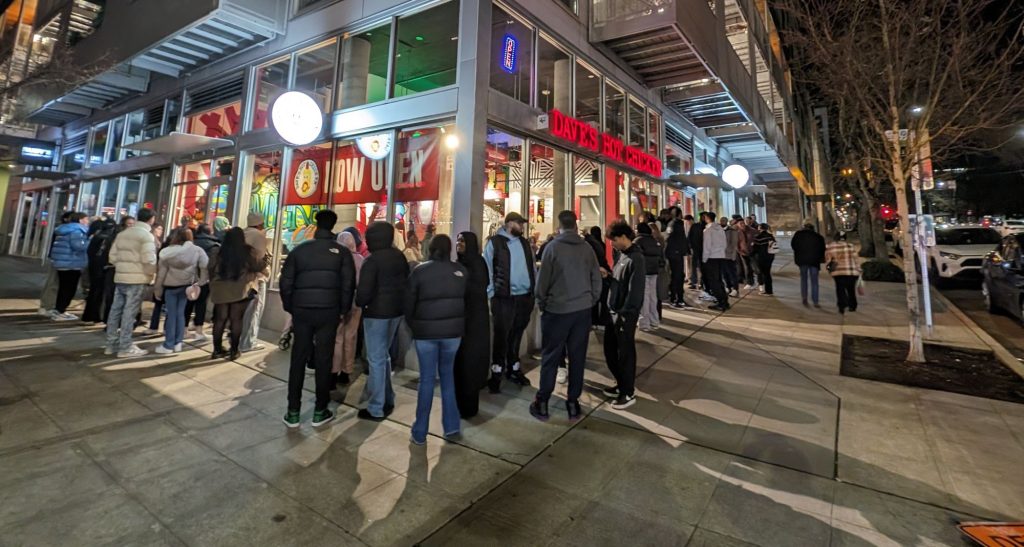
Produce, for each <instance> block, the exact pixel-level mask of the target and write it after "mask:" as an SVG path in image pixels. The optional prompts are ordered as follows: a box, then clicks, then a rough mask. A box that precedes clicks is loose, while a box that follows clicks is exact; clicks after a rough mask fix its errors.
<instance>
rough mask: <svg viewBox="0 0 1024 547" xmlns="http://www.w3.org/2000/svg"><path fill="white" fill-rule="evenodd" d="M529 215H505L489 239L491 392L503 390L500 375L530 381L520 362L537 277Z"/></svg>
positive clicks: (486, 255) (486, 251) (522, 383)
mask: <svg viewBox="0 0 1024 547" xmlns="http://www.w3.org/2000/svg"><path fill="white" fill-rule="evenodd" d="M525 226H526V219H525V218H523V216H522V215H520V214H519V213H515V212H513V213H509V214H508V215H506V216H505V224H504V225H503V226H502V227H501V228H499V229H498V231H497V232H496V233H495V234H494V235H493V236H491V237H490V238H489V239H488V240H487V245H486V246H485V247H484V261H485V262H486V263H487V272H488V275H489V277H490V281H491V282H490V284H488V285H487V296H488V297H489V298H490V299H491V320H492V327H493V329H494V337H493V341H492V348H491V378H490V380H489V381H488V387H489V388H490V391H491V393H498V392H499V391H501V377H502V375H503V374H504V376H505V377H506V378H507V379H508V380H510V381H511V382H512V383H514V384H519V385H520V386H528V385H530V381H529V380H528V379H527V378H526V375H524V374H523V370H522V365H521V364H520V362H519V349H520V346H521V345H522V341H523V332H525V331H526V327H527V325H529V323H530V314H531V313H532V312H533V289H534V283H535V280H536V275H537V274H536V271H535V270H534V264H535V263H534V260H533V258H534V252H533V250H532V249H531V248H530V243H529V242H528V241H527V240H526V238H524V237H523V234H524V229H525Z"/></svg>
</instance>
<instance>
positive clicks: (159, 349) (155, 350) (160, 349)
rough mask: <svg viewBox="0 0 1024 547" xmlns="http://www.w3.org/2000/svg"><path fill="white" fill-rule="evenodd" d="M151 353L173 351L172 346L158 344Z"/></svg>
mask: <svg viewBox="0 0 1024 547" xmlns="http://www.w3.org/2000/svg"><path fill="white" fill-rule="evenodd" d="M153 353H159V354H160V355H167V354H168V353H174V348H171V349H167V348H166V347H164V345H163V344H160V345H159V346H157V347H156V349H154V350H153Z"/></svg>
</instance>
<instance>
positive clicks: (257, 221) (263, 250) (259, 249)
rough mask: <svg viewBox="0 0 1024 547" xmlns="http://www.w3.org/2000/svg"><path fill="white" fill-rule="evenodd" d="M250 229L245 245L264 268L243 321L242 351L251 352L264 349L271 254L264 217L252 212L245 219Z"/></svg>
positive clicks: (257, 280) (247, 230)
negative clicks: (262, 339) (263, 324)
mask: <svg viewBox="0 0 1024 547" xmlns="http://www.w3.org/2000/svg"><path fill="white" fill-rule="evenodd" d="M245 223H246V224H247V225H248V227H247V228H246V229H245V230H244V234H245V243H246V245H248V246H249V247H251V248H252V253H253V256H254V257H256V260H257V262H259V264H260V267H261V268H262V269H261V270H260V272H259V275H257V277H256V281H255V289H256V297H255V298H253V299H252V300H250V301H249V307H248V308H246V310H245V317H243V319H242V339H241V342H240V344H241V346H240V348H241V351H243V352H249V351H255V350H261V349H263V347H264V346H263V344H260V341H259V333H260V321H261V320H262V319H263V305H264V304H265V303H266V301H267V280H268V279H269V278H270V253H269V250H268V249H267V240H268V238H267V229H266V225H265V224H264V220H263V215H261V214H260V213H257V212H255V211H250V212H249V214H248V215H247V216H246V218H245Z"/></svg>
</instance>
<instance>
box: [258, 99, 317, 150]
mask: <svg viewBox="0 0 1024 547" xmlns="http://www.w3.org/2000/svg"><path fill="white" fill-rule="evenodd" d="M270 122H271V124H272V125H273V127H274V131H277V134H278V135H280V136H281V138H282V139H284V141H285V142H287V143H289V144H294V145H298V146H302V145H305V144H309V143H311V142H313V141H314V140H316V138H317V137H318V136H320V131H321V130H322V129H323V127H324V114H323V112H321V111H320V105H319V104H317V102H316V101H315V100H313V98H312V97H310V96H309V95H306V94H305V93H302V92H301V91H289V92H287V93H283V94H281V96H280V97H278V98H277V99H276V100H274V104H273V105H271V106H270Z"/></svg>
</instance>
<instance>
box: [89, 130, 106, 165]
mask: <svg viewBox="0 0 1024 547" xmlns="http://www.w3.org/2000/svg"><path fill="white" fill-rule="evenodd" d="M108 129H109V125H108V124H103V125H98V126H96V127H94V128H93V130H92V148H90V149H89V150H90V152H89V166H90V167H91V166H94V165H99V164H101V163H103V157H104V153H105V152H106V150H107V130H108Z"/></svg>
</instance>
